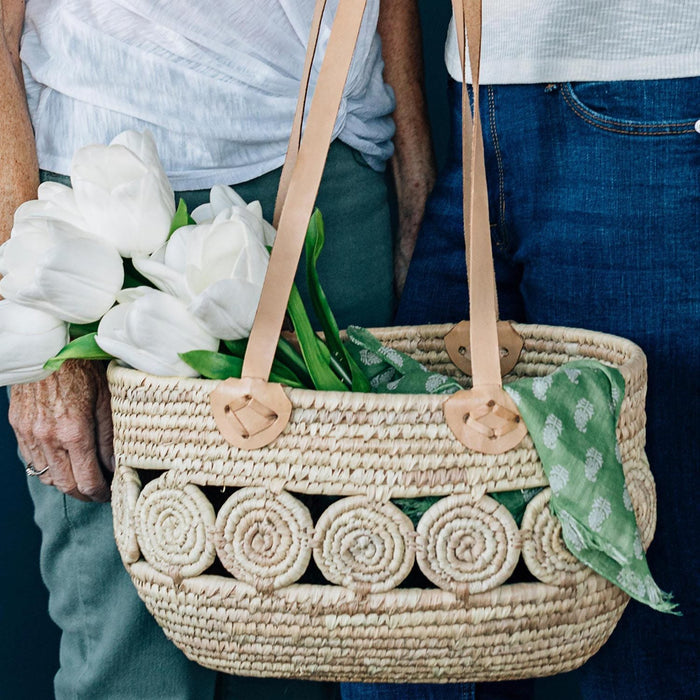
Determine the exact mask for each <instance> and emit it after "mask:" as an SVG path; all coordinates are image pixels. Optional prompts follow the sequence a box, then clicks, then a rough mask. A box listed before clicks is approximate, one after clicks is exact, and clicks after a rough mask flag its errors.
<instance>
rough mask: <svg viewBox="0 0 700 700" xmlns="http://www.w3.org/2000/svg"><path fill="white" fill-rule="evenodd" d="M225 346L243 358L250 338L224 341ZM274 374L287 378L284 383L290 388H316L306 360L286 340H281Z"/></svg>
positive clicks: (233, 353) (273, 365)
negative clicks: (305, 362)
mask: <svg viewBox="0 0 700 700" xmlns="http://www.w3.org/2000/svg"><path fill="white" fill-rule="evenodd" d="M224 345H225V346H226V348H227V350H229V352H230V353H231V354H232V355H233V356H234V357H240V358H243V357H245V353H246V349H247V347H248V338H243V339H241V340H224ZM272 372H273V373H274V374H275V375H277V376H279V377H287V380H285V381H283V383H284V384H288V385H289V386H297V385H299V386H300V387H304V388H306V389H313V388H314V384H313V382H312V381H311V377H310V376H309V373H308V372H307V371H306V365H305V364H304V360H303V359H302V358H301V357H300V355H299V354H298V353H297V351H296V350H295V349H294V347H293V346H292V345H291V343H289V342H288V341H286V340H284V338H280V339H279V342H278V345H277V352H276V353H275V360H274V361H273V363H272Z"/></svg>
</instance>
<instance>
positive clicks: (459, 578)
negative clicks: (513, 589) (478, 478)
mask: <svg viewBox="0 0 700 700" xmlns="http://www.w3.org/2000/svg"><path fill="white" fill-rule="evenodd" d="M417 530H418V551H417V554H416V556H417V560H418V566H419V567H420V569H421V571H422V572H423V573H424V574H425V575H426V577H427V578H428V579H430V580H431V581H432V582H433V583H434V584H435V585H436V586H438V587H439V588H442V589H444V590H448V591H459V590H464V589H466V591H467V592H468V593H480V592H482V591H488V590H490V589H492V588H496V586H499V585H500V584H501V583H503V582H504V581H506V579H507V578H508V577H509V576H510V575H511V573H513V569H515V566H516V564H517V563H518V557H519V555H520V537H519V532H518V527H517V525H516V524H515V521H514V520H513V517H512V516H511V514H510V513H509V512H508V510H507V509H506V508H505V507H504V506H502V505H500V504H499V503H497V502H496V501H494V500H493V498H489V497H488V496H484V497H483V498H481V499H480V500H479V501H477V502H476V503H474V502H473V501H471V499H470V498H469V496H466V495H457V496H448V497H447V498H443V499H441V500H440V501H438V502H437V503H436V504H435V505H433V506H432V507H431V508H429V509H428V510H427V511H426V513H425V515H423V517H422V518H421V520H420V522H419V523H418V528H417Z"/></svg>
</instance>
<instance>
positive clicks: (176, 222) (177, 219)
mask: <svg viewBox="0 0 700 700" xmlns="http://www.w3.org/2000/svg"><path fill="white" fill-rule="evenodd" d="M194 223H195V221H194V219H193V218H192V217H191V216H190V215H189V213H188V211H187V204H186V203H185V200H184V199H182V198H180V201H179V202H178V205H177V211H176V212H175V216H174V217H173V223H172V224H171V226H170V233H168V238H170V236H172V235H173V233H175V231H177V230H178V229H179V228H182V227H183V226H189V225H191V224H194Z"/></svg>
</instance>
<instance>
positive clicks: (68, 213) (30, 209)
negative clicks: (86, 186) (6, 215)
mask: <svg viewBox="0 0 700 700" xmlns="http://www.w3.org/2000/svg"><path fill="white" fill-rule="evenodd" d="M37 197H38V199H32V200H31V201H29V202H25V203H24V204H21V205H20V206H19V207H18V208H17V211H15V225H17V223H19V222H21V221H23V220H25V219H34V218H41V219H57V220H59V221H65V222H66V223H68V224H71V225H72V226H74V227H75V228H77V229H80V230H81V231H85V232H86V233H87V229H88V225H87V222H86V221H85V219H84V218H83V215H82V214H81V213H80V210H79V209H78V205H77V203H76V201H75V193H74V192H73V190H72V189H71V188H70V187H67V186H66V185H61V184H60V183H58V182H42V183H41V184H40V185H39V190H38V193H37Z"/></svg>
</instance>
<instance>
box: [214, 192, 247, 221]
mask: <svg viewBox="0 0 700 700" xmlns="http://www.w3.org/2000/svg"><path fill="white" fill-rule="evenodd" d="M209 201H210V202H211V206H212V209H213V210H214V215H216V214H218V213H219V212H221V211H223V210H224V209H228V208H229V207H245V206H246V201H245V199H243V197H241V196H240V195H239V194H238V192H236V190H234V189H233V188H232V187H228V186H227V185H214V187H212V188H211V192H210V193H209Z"/></svg>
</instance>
